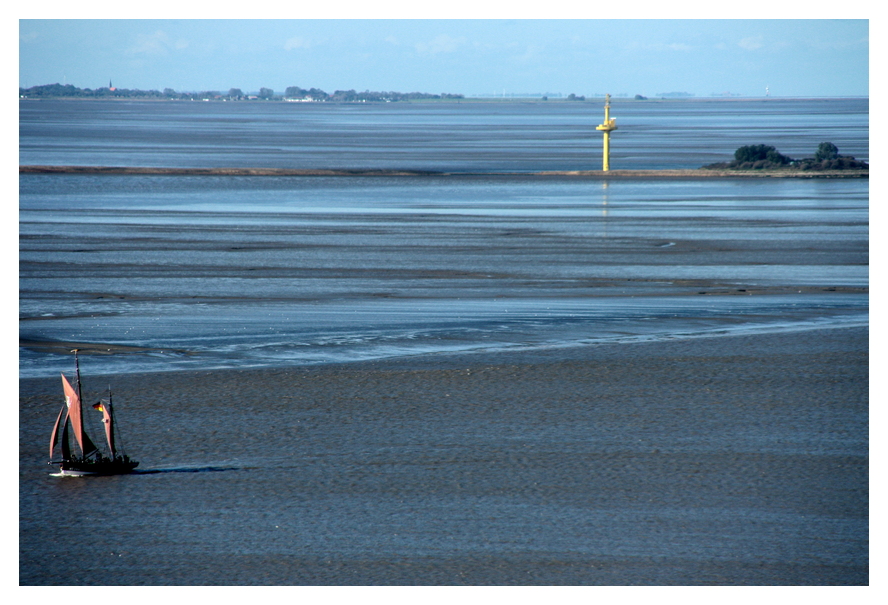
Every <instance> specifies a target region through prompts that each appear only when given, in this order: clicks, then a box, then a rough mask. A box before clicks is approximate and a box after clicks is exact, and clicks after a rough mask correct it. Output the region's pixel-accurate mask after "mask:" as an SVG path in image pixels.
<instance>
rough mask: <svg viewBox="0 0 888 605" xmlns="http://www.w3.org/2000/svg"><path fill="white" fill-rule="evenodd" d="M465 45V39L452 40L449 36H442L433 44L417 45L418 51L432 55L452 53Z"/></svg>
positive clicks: (422, 43)
mask: <svg viewBox="0 0 888 605" xmlns="http://www.w3.org/2000/svg"><path fill="white" fill-rule="evenodd" d="M465 43H466V39H465V38H451V37H450V36H448V35H447V34H441V35H440V36H437V37H436V38H435V39H433V40H432V41H431V42H419V43H418V44H416V50H417V51H419V52H421V53H428V54H431V55H435V54H438V53H452V52H455V51H456V50H457V49H458V48H459V47H460V46H462V45H464V44H465Z"/></svg>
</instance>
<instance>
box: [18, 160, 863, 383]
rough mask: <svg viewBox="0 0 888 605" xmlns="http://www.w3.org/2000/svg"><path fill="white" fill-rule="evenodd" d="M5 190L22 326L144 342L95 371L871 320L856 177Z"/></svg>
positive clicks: (62, 183) (194, 181) (234, 181)
mask: <svg viewBox="0 0 888 605" xmlns="http://www.w3.org/2000/svg"><path fill="white" fill-rule="evenodd" d="M20 182H21V187H20V191H21V197H20V200H21V202H20V203H21V208H20V233H21V238H22V240H21V250H20V263H21V265H20V266H21V276H20V290H21V298H20V335H21V337H22V338H24V339H27V340H36V341H69V342H87V343H108V344H109V346H110V345H120V346H128V347H140V348H144V349H148V350H147V351H146V352H145V353H143V354H131V355H127V356H121V357H118V358H115V359H109V360H108V362H107V365H106V366H105V368H104V371H106V372H117V371H124V372H125V371H142V370H147V371H166V370H176V369H187V368H191V369H200V368H220V367H244V366H252V367H256V366H262V365H279V364H282V363H325V362H339V361H350V360H357V359H363V360H366V359H373V358H383V357H392V356H401V355H415V354H420V353H429V352H436V351H471V350H487V351H490V350H502V349H511V348H527V347H538V346H562V345H568V344H579V343H588V342H593V341H600V340H606V339H614V338H637V337H673V336H675V335H677V334H683V335H692V334H708V333H713V332H716V333H720V332H723V331H725V330H734V331H736V330H759V329H762V328H764V327H768V326H770V327H771V328H773V329H784V328H786V327H788V326H796V327H800V326H804V325H811V326H817V325H823V324H824V323H830V322H838V323H847V322H850V323H851V324H856V325H866V323H867V321H868V320H867V312H868V301H867V295H866V292H865V288H866V286H867V283H868V265H867V232H868V227H867V212H868V210H867V208H868V188H867V182H866V181H860V180H854V181H820V180H814V181H809V180H804V181H796V180H755V181H736V180H733V181H679V182H671V181H670V182H662V181H616V182H610V183H604V184H603V183H601V182H594V181H585V180H567V179H537V180H535V179H523V178H508V177H500V178H483V177H471V178H470V177H459V178H454V177H451V178H415V179H414V178H409V179H404V178H378V179H377V178H373V179H367V178H360V177H358V178H314V177H287V178H263V177H256V178H237V177H227V178H221V177H220V178H210V179H204V178H194V177H145V176H123V177H117V176H58V175H22V177H21V179H20ZM812 288H813V289H815V290H816V292H811V291H810V290H811V289H812ZM829 288H832V289H833V290H828V289H829ZM835 288H840V289H843V288H844V289H846V290H848V289H852V290H854V291H853V292H851V291H845V292H841V293H838V292H836V291H834V289H835ZM741 290H742V291H743V292H741ZM799 290H804V292H802V293H801V295H800V293H799ZM753 293H756V294H758V295H753ZM720 294H742V296H741V295H735V296H726V295H720ZM761 294H768V296H762V295H761ZM68 365H69V361H68V359H67V357H66V356H64V355H53V354H47V353H45V352H37V351H33V350H31V349H23V350H22V352H21V357H20V373H21V375H22V376H47V375H54V374H57V373H58V372H59V371H61V370H63V369H66V368H67V366H68Z"/></svg>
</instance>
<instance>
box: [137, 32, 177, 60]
mask: <svg viewBox="0 0 888 605" xmlns="http://www.w3.org/2000/svg"><path fill="white" fill-rule="evenodd" d="M187 47H188V42H187V41H186V40H176V41H172V40H170V37H169V36H168V35H167V34H166V33H165V32H163V31H161V30H157V31H156V32H154V33H152V34H137V35H136V41H135V44H133V45H132V46H131V47H130V48H129V49H128V50H127V52H128V53H129V54H132V55H166V54H169V52H170V51H171V50H182V49H183V48H187Z"/></svg>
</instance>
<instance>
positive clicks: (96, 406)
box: [93, 401, 105, 412]
mask: <svg viewBox="0 0 888 605" xmlns="http://www.w3.org/2000/svg"><path fill="white" fill-rule="evenodd" d="M93 409H94V410H99V411H100V412H104V411H105V408H104V407H103V406H102V402H101V401H100V402H98V403H95V404H93Z"/></svg>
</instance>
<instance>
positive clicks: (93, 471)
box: [59, 458, 139, 477]
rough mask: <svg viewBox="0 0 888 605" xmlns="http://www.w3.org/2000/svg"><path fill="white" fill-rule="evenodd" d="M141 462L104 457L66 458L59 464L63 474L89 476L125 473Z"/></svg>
mask: <svg viewBox="0 0 888 605" xmlns="http://www.w3.org/2000/svg"><path fill="white" fill-rule="evenodd" d="M137 466H139V463H138V462H136V461H135V460H130V459H129V458H114V459H113V460H112V459H109V458H102V459H101V460H66V461H64V462H62V463H60V464H59V471H60V474H62V475H68V476H73V477H88V476H95V475H125V474H126V473H131V472H132V471H133V469H134V468H136V467H137Z"/></svg>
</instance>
